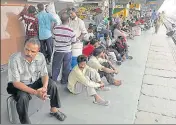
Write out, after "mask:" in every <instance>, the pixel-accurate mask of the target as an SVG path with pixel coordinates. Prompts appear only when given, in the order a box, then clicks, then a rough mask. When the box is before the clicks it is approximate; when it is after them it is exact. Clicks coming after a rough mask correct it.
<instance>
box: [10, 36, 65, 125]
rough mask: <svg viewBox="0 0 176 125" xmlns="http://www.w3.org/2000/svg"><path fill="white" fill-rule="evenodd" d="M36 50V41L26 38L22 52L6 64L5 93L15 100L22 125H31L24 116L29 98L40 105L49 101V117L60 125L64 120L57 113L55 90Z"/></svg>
mask: <svg viewBox="0 0 176 125" xmlns="http://www.w3.org/2000/svg"><path fill="white" fill-rule="evenodd" d="M39 50H40V41H39V40H38V39H37V38H30V39H29V40H27V41H26V43H25V46H24V52H18V53H15V54H13V55H12V56H11V57H10V60H9V63H8V86H7V92H8V93H9V94H12V95H14V97H15V100H16V102H17V105H16V109H17V112H18V115H19V119H20V122H21V123H22V124H31V122H30V119H29V116H28V106H29V101H30V100H31V98H32V97H31V95H36V96H37V97H39V98H40V99H42V100H44V101H45V100H46V99H47V98H48V97H49V99H50V106H51V109H50V114H51V115H52V116H55V117H56V118H57V119H58V120H60V121H64V120H65V118H66V115H65V114H63V113H62V112H60V111H59V109H58V108H60V107H61V105H60V99H59V95H58V89H57V86H56V84H55V83H54V81H52V79H50V78H49V76H48V71H47V67H46V61H45V57H44V55H43V54H42V53H40V52H39Z"/></svg>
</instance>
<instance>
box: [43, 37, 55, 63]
mask: <svg viewBox="0 0 176 125" xmlns="http://www.w3.org/2000/svg"><path fill="white" fill-rule="evenodd" d="M40 44H41V47H40V48H41V53H43V55H44V56H45V58H46V60H47V61H48V62H49V63H50V62H51V57H52V54H53V48H54V41H53V38H52V37H50V38H48V39H46V40H40Z"/></svg>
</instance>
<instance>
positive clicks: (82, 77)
mask: <svg viewBox="0 0 176 125" xmlns="http://www.w3.org/2000/svg"><path fill="white" fill-rule="evenodd" d="M77 62H78V65H77V66H75V67H74V69H73V70H72V71H71V73H70V75H69V78H68V86H67V87H68V89H69V91H70V92H71V93H73V94H79V93H81V92H82V91H83V90H84V89H86V91H87V93H88V95H90V96H94V98H95V101H94V103H95V104H99V105H104V106H107V105H109V103H110V102H109V101H105V100H103V99H102V98H101V97H100V96H99V95H98V94H97V92H96V89H99V90H103V91H108V90H110V88H108V87H104V83H103V82H102V81H101V78H100V75H99V74H98V72H97V71H96V70H94V69H92V68H90V67H89V66H87V65H86V63H87V58H86V57H85V56H84V55H80V56H78V58H77Z"/></svg>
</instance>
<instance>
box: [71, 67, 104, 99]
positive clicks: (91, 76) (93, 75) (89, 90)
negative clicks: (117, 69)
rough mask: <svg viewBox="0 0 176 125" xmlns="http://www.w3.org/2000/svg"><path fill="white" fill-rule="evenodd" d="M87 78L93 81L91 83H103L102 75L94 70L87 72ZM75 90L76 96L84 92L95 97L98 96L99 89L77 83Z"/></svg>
mask: <svg viewBox="0 0 176 125" xmlns="http://www.w3.org/2000/svg"><path fill="white" fill-rule="evenodd" d="M85 76H86V78H87V79H88V80H91V81H94V82H100V81H101V78H100V75H99V74H98V73H96V72H95V71H93V70H91V71H90V70H88V71H86V73H85ZM74 89H75V90H74V91H75V93H76V94H79V93H81V92H83V91H84V90H86V91H87V94H88V95H89V96H93V95H95V94H97V92H96V89H97V88H93V87H89V86H85V85H84V84H83V83H79V82H77V83H76V85H75V88H74Z"/></svg>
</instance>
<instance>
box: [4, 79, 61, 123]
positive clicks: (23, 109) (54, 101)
mask: <svg viewBox="0 0 176 125" xmlns="http://www.w3.org/2000/svg"><path fill="white" fill-rule="evenodd" d="M28 86H29V87H31V88H33V89H39V88H41V87H43V84H42V80H41V79H38V80H37V81H36V82H34V83H33V84H30V85H28ZM7 92H8V93H9V94H12V95H14V97H15V100H16V102H17V104H16V108H17V113H18V115H19V119H20V122H21V124H31V121H30V119H29V116H28V107H29V101H30V100H31V99H32V97H31V95H30V94H29V93H26V92H24V91H21V90H19V89H17V88H15V87H14V86H13V83H8V86H7ZM47 94H48V95H50V106H51V107H56V108H60V107H61V103H60V99H59V93H58V89H57V86H56V84H55V82H54V81H53V80H52V79H49V83H48V90H47Z"/></svg>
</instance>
